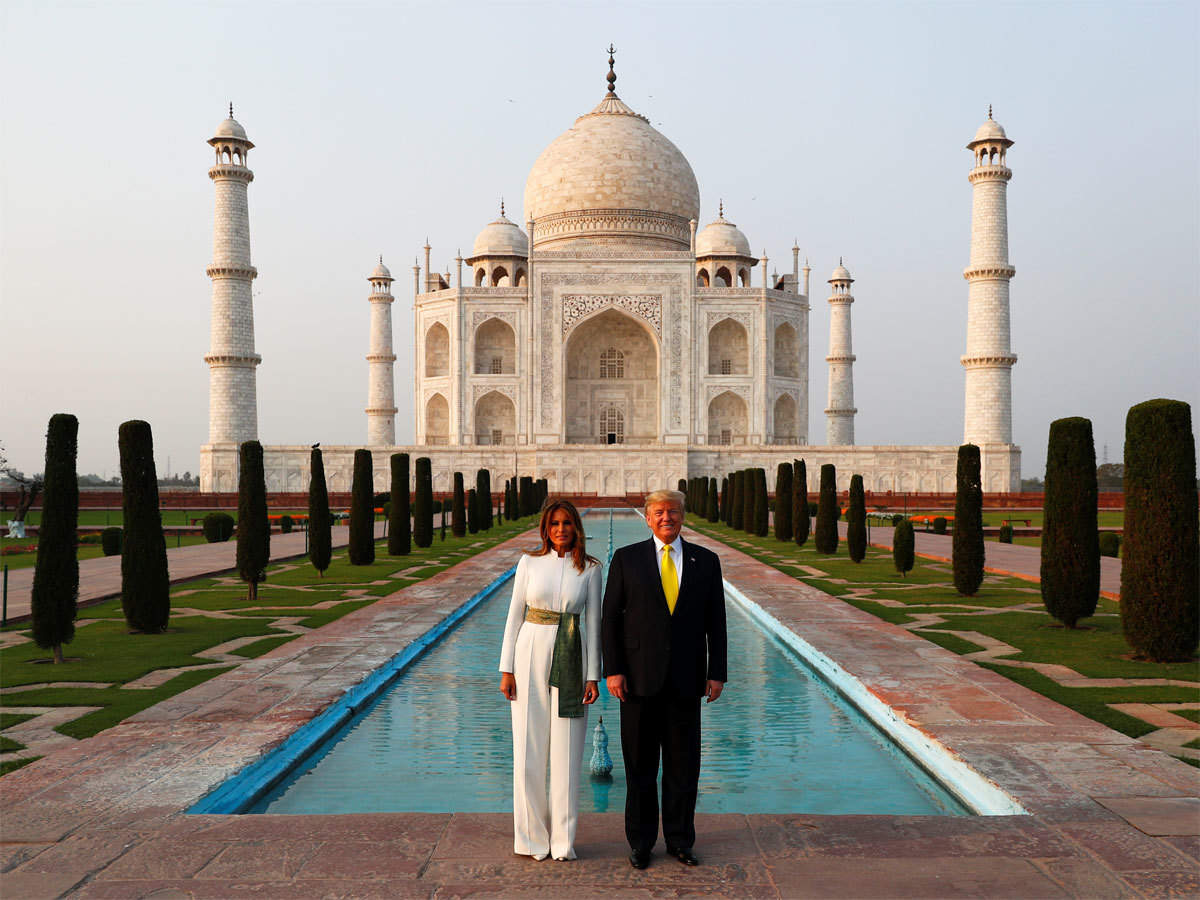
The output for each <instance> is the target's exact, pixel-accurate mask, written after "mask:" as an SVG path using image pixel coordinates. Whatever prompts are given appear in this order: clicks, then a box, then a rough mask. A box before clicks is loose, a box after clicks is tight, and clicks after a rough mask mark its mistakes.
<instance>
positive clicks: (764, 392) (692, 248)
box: [200, 58, 1020, 496]
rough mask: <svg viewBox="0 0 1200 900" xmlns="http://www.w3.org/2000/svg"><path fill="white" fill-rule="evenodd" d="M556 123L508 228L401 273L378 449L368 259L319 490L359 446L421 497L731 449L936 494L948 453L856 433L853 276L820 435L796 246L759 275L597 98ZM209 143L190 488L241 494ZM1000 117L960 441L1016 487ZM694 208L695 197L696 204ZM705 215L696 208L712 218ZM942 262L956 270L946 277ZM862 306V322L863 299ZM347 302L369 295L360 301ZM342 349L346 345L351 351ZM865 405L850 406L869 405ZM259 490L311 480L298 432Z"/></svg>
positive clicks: (988, 170) (227, 268) (692, 182)
mask: <svg viewBox="0 0 1200 900" xmlns="http://www.w3.org/2000/svg"><path fill="white" fill-rule="evenodd" d="M609 62H610V70H609V76H608V91H607V93H606V94H605V95H604V96H603V98H602V99H601V100H600V102H599V103H598V104H597V105H596V106H595V107H593V108H592V109H591V110H590V111H588V112H586V113H584V114H583V115H582V116H580V117H579V118H578V119H576V120H575V122H574V124H573V125H572V126H571V127H570V128H568V129H567V130H566V131H565V132H564V133H563V134H562V135H560V136H559V137H558V138H557V139H555V140H554V141H553V142H552V143H551V144H550V145H549V146H548V147H547V148H546V149H545V150H544V151H543V152H542V154H541V155H540V156H539V157H538V159H537V161H536V162H535V163H534V165H533V168H532V170H531V171H530V173H529V177H528V179H527V181H526V184H525V197H524V217H523V218H524V227H523V228H522V226H521V225H519V224H518V223H516V222H514V221H510V219H509V218H507V217H506V215H505V210H504V208H503V205H501V209H500V215H499V217H498V218H497V219H496V220H495V221H493V222H491V223H489V224H487V225H486V226H484V228H483V229H482V230H481V231H479V233H478V236H477V237H476V238H475V240H474V244H473V247H472V250H471V254H470V256H468V257H465V258H464V257H461V256H460V257H459V258H458V259H457V260H456V267H455V270H454V271H451V272H446V273H438V272H434V271H433V270H432V267H431V266H430V253H431V248H430V246H429V244H428V242H426V246H425V248H424V263H425V264H424V266H423V267H422V266H420V265H419V264H418V265H416V266H414V267H413V273H412V274H413V295H414V298H413V324H414V335H415V341H416V346H415V348H414V351H415V352H414V354H413V356H414V361H415V366H414V372H413V377H412V384H411V390H412V392H413V408H414V412H415V444H414V445H412V446H404V447H399V446H396V445H395V416H396V405H395V399H394V398H395V384H394V372H393V369H394V362H395V359H396V357H395V354H394V352H393V345H392V313H391V307H392V304H393V300H394V298H393V294H392V285H393V281H394V279H393V277H392V274H391V272H390V271H389V270H388V268H387V267H386V266H385V265H384V264H383V260H382V259H381V260H380V261H379V264H378V265H377V266H376V267H375V269H374V270H373V271H372V272H371V273H370V275H369V276H368V278H367V280H368V282H369V285H370V289H369V293H368V294H367V298H366V299H367V300H368V302H369V309H370V323H371V337H370V344H369V347H368V348H367V350H368V352H367V355H366V359H367V375H368V378H367V381H368V390H367V395H368V399H367V407H366V415H367V429H366V435H365V437H366V441H365V442H364V443H363V444H359V445H353V444H351V445H346V444H338V443H334V444H331V443H330V442H329V441H328V439H329V438H330V437H333V436H330V435H323V434H314V435H313V439H314V440H321V441H322V442H323V443H322V449H323V450H324V454H325V471H326V476H327V479H328V484H329V489H330V490H332V491H346V490H349V489H350V481H351V466H352V458H353V453H354V450H355V449H356V447H364V446H365V447H369V448H370V449H371V450H372V452H373V454H374V457H375V480H376V488H377V490H386V489H387V487H388V457H389V456H390V455H391V454H392V453H395V452H398V451H405V452H408V453H410V454H412V455H413V457H414V458H415V457H417V456H428V457H430V459H431V460H432V466H433V473H434V490H437V491H443V490H448V489H449V488H450V485H451V479H452V477H453V473H454V472H455V471H461V472H463V473H464V475H466V476H467V478H468V480H470V479H471V478H473V475H474V472H475V470H476V469H478V468H488V469H490V470H491V471H492V473H493V476H492V477H493V484H494V485H497V486H499V485H502V484H503V478H505V477H510V476H511V475H512V474H513V473H519V474H521V475H531V476H533V477H534V478H547V479H548V480H549V487H550V490H551V491H552V492H565V493H580V494H596V495H601V496H612V495H620V494H625V493H640V492H643V491H648V490H653V489H655V488H660V487H664V486H674V485H675V484H676V483H677V482H678V480H679V479H681V478H689V477H692V476H696V475H712V476H718V477H720V476H722V475H724V474H726V473H728V472H729V471H731V470H735V469H740V468H744V467H747V466H764V467H766V468H767V469H768V471H769V472H770V471H773V470H774V467H775V466H776V464H777V463H779V462H784V461H791V460H792V459H794V458H803V459H805V461H806V462H807V464H808V468H809V471H810V473H813V474H812V475H810V482H811V484H812V487H813V489H814V490H815V473H816V471H817V467H819V466H820V465H822V464H824V463H833V464H834V465H836V466H837V472H838V485H839V488H841V489H844V488H845V487H847V486H848V484H849V480H850V477H851V475H853V474H861V475H863V477H864V482H865V485H866V487H867V489H868V490H871V491H889V490H890V491H897V492H900V491H953V490H954V480H955V466H956V453H957V447H955V446H921V447H904V446H859V445H855V443H854V419H855V416H856V414H857V412H858V410H857V409H856V408H855V407H854V390H853V377H852V372H853V363H854V359H855V357H854V354H853V351H852V346H851V326H850V310H851V305H852V304H853V303H854V299H855V298H854V297H853V295H852V294H851V283H852V282H853V281H854V279H853V278H852V277H851V274H850V272H849V271H848V270H847V269H846V267H845V266H843V265H842V264H841V262H840V261H839V264H838V266H837V267H836V269H834V270H833V272H832V274H831V276H830V277H829V279H828V284H829V296H828V297H827V298H825V299H826V302H828V303H829V304H830V313H831V314H830V335H829V353H828V355H827V356H826V358H825V360H826V364H827V365H828V366H829V395H828V398H827V403H826V406H825V408H824V413H825V418H826V428H825V434H824V435H823V438H824V440H823V442H821V443H818V444H816V445H814V444H813V443H812V442H811V440H810V438H811V436H810V434H809V428H808V423H809V362H810V361H809V348H810V333H809V311H810V308H811V300H810V295H809V286H810V285H809V275H810V268H809V265H808V262H807V260H805V261H803V263H802V261H801V259H800V251H799V249H798V248H797V247H795V246H793V247H792V248H791V258H790V259H787V260H786V263H785V265H784V267H783V268H784V269H785V271H784V273H783V274H778V273H775V274H769V273H770V270H769V268H768V267H769V263H770V260H769V259H768V257H767V255H766V253H765V252H763V253H761V254H759V255H758V256H755V255H754V253H753V252H752V250H751V244H750V242H749V240H748V239H747V237H746V235H744V234H743V233H742V232H741V231H740V230H739V229H738V228H737V226H736V225H735V224H734V223H733V222H732V221H729V220H728V219H726V217H725V211H724V205H723V204H720V205H718V210H717V214H716V216H715V218H712V219H711V221H708V222H707V223H705V222H703V220H702V217H701V202H700V190H699V186H698V182H697V179H696V176H695V173H694V172H693V171H692V168H691V166H690V165H689V163H688V161H687V158H686V157H685V156H684V155H683V153H682V152H680V150H679V149H678V148H677V147H676V146H675V145H674V144H673V143H672V142H671V141H670V140H668V139H667V138H666V137H665V136H664V135H662V134H661V133H659V132H658V131H657V130H655V129H654V128H653V127H652V126H651V125H650V122H649V120H648V119H647V118H646V117H645V116H643V115H640V114H638V113H637V112H635V111H634V110H632V109H631V108H630V107H629V106H627V105H626V104H625V103H624V102H623V101H622V100H621V99H620V98H619V97H618V96H617V94H616V92H615V80H616V76H615V74H614V73H613V71H612V60H611V58H610V60H609ZM209 143H210V144H211V145H212V146H213V147H214V148H215V149H216V154H217V159H216V165H215V166H214V167H213V168H212V169H210V171H209V176H210V178H212V179H213V181H214V183H215V185H216V188H217V211H216V222H215V227H214V254H213V263H212V265H211V266H210V267H209V270H208V272H209V275H210V276H211V277H212V279H213V307H212V311H213V318H212V344H211V347H210V350H209V353H208V355H206V357H205V360H206V362H207V363H208V365H209V366H210V371H211V377H210V385H211V389H210V441H209V443H208V444H206V445H205V446H204V447H202V448H201V466H200V473H201V490H205V491H218V492H222V491H233V490H236V488H237V447H238V444H239V443H240V442H241V441H244V440H250V439H258V427H257V400H256V393H255V369H256V367H257V366H258V364H259V363H260V361H261V360H260V358H259V356H258V355H257V354H256V353H255V350H254V316H253V309H252V300H251V297H252V294H251V290H250V284H251V281H252V280H253V279H254V278H255V277H256V276H257V271H256V270H255V269H254V267H253V266H252V265H251V263H250V236H249V224H248V213H247V187H248V185H249V183H250V181H251V180H252V179H253V177H254V176H253V174H252V173H251V171H250V170H249V168H248V164H247V154H248V151H249V149H250V148H252V147H253V144H251V143H250V141H249V140H248V139H247V138H246V132H245V130H244V129H243V128H242V126H241V125H240V124H238V123H237V122H236V121H234V119H233V114H232V109H231V110H230V117H229V119H227V120H226V121H225V122H223V123H221V126H219V128H218V130H217V135H216V136H215V137H214V138H212V139H211V140H210V141H209ZM1010 145H1011V141H1009V140H1008V139H1007V137H1006V136H1005V134H1004V130H1003V129H1002V128H1000V126H999V125H998V124H997V123H996V122H994V121H993V120H992V119H991V115H990V113H989V117H988V120H987V122H985V124H984V125H983V126H982V127H981V128H980V129H979V132H978V134H977V135H976V137H975V140H973V141H972V142H971V143H970V144H969V145H968V147H969V148H970V149H971V150H972V151H973V152H974V154H975V168H974V169H973V170H972V171H971V174H970V181H971V183H972V185H973V186H974V196H975V213H974V216H973V220H972V235H971V255H970V267H969V268H968V269H967V270H966V272H965V273H964V274H965V277H966V278H967V280H968V282H969V284H970V289H969V292H968V310H967V316H966V318H967V354H966V355H965V356H963V358H962V363H963V365H964V367H966V371H967V381H966V384H967V396H966V405H965V414H964V441H971V442H973V443H978V444H979V445H980V447H981V451H982V459H983V484H984V490H985V491H989V492H1001V491H1016V490H1018V489H1019V486H1020V449H1019V448H1018V447H1016V446H1014V445H1013V444H1012V442H1011V441H1012V428H1011V387H1010V379H1009V376H1010V371H1011V366H1012V364H1013V363H1014V362H1015V359H1016V357H1015V356H1013V355H1012V353H1011V351H1010V348H1009V346H1008V343H1009V324H1008V280H1009V279H1010V278H1011V277H1012V274H1013V269H1012V267H1011V266H1010V265H1009V264H1008V258H1007V256H1008V240H1007V235H1008V225H1007V213H1006V188H1007V182H1008V180H1009V178H1011V175H1012V173H1011V171H1010V170H1008V169H1007V167H1006V160H1005V156H1006V152H1007V149H1008V147H1009V146H1010ZM710 210H711V207H710ZM711 215H712V213H711V212H710V213H709V216H711ZM947 277H951V274H950V273H949V272H948V273H947ZM866 299H867V311H866V313H865V314H866V315H868V316H869V315H870V311H869V310H870V297H869V295H868V296H867V297H866ZM364 312H366V310H364ZM349 362H350V360H347V363H349ZM867 413H868V414H869V411H867ZM265 459H266V472H267V484H268V489H269V490H271V491H304V490H307V487H308V478H309V447H308V446H307V445H303V446H271V445H268V446H266V447H265Z"/></svg>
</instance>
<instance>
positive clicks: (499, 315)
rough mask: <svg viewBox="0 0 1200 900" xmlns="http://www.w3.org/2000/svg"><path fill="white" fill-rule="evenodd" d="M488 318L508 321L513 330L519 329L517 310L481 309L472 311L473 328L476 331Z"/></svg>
mask: <svg viewBox="0 0 1200 900" xmlns="http://www.w3.org/2000/svg"><path fill="white" fill-rule="evenodd" d="M488 319H499V320H500V321H501V322H505V323H507V324H508V325H509V326H510V327H511V328H512V330H513V331H516V330H517V314H516V313H515V312H481V311H479V310H476V311H474V312H472V313H471V330H472V331H476V330H477V329H478V328H479V326H480V325H482V324H483V323H484V322H486V321H487V320H488Z"/></svg>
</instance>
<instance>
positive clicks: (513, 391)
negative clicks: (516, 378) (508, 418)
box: [471, 384, 517, 406]
mask: <svg viewBox="0 0 1200 900" xmlns="http://www.w3.org/2000/svg"><path fill="white" fill-rule="evenodd" d="M493 391H495V392H496V393H497V394H503V395H504V396H505V397H507V398H508V399H509V400H511V401H512V402H513V405H514V406H515V405H516V403H517V388H516V385H513V384H476V385H472V387H471V405H472V406H474V405H475V403H477V402H478V401H479V398H480V397H482V396H483V395H484V394H490V393H492V392H493Z"/></svg>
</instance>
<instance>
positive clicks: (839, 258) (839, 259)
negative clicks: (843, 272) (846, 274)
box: [838, 256, 845, 266]
mask: <svg viewBox="0 0 1200 900" xmlns="http://www.w3.org/2000/svg"><path fill="white" fill-rule="evenodd" d="M838 265H839V266H843V265H845V263H843V262H842V258H841V257H840V256H839V257H838Z"/></svg>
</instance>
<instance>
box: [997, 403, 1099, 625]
mask: <svg viewBox="0 0 1200 900" xmlns="http://www.w3.org/2000/svg"><path fill="white" fill-rule="evenodd" d="M1044 490H1045V500H1044V516H1045V517H1044V519H1043V522H1042V567H1041V588H1042V603H1043V604H1045V606H1046V612H1048V613H1050V615H1052V616H1054V618H1056V619H1058V620H1059V621H1060V622H1062V623H1063V624H1064V625H1066V626H1067V627H1068V628H1074V627H1075V625H1076V623H1077V622H1078V621H1079V620H1080V619H1086V618H1087V617H1088V616H1091V615H1093V614H1095V612H1096V603H1097V601H1098V599H1099V597H1100V538H1099V531H1098V530H1097V514H1096V509H1097V501H1098V500H1099V497H1098V496H1097V486H1096V445H1095V443H1094V442H1093V440H1092V423H1091V422H1090V421H1089V420H1087V419H1083V418H1078V417H1073V418H1068V419H1056V420H1055V421H1053V422H1051V423H1050V439H1049V443H1048V446H1047V449H1046V482H1045V488H1044ZM1009 543H1012V538H1011V537H1010V538H1009Z"/></svg>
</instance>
